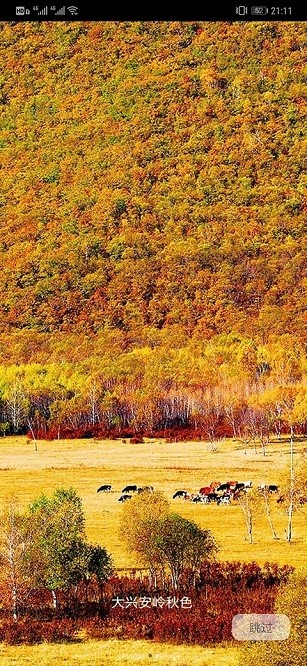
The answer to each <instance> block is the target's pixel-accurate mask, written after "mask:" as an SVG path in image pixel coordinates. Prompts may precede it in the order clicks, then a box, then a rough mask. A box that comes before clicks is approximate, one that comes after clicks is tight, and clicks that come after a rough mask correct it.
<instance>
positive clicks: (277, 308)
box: [0, 22, 307, 438]
mask: <svg viewBox="0 0 307 666" xmlns="http://www.w3.org/2000/svg"><path fill="white" fill-rule="evenodd" d="M0 29H1V42H0V108H1V142H0V146H1V167H0V168H1V182H2V188H1V199H0V206H1V213H0V215H1V221H0V224H1V235H0V262H1V273H0V364H1V366H0V395H1V405H0V407H1V414H2V415H0V421H1V428H2V431H3V434H4V433H5V432H22V431H25V430H30V431H31V432H32V436H33V434H35V433H36V434H37V433H40V434H42V433H43V434H44V436H45V435H47V434H48V433H50V436H55V433H57V434H58V436H59V435H60V434H61V433H65V434H66V435H67V433H68V431H70V433H79V434H80V433H81V434H82V433H83V434H84V433H87V434H88V435H90V434H91V433H92V434H93V433H94V431H95V427H96V430H97V428H98V430H99V429H100V430H99V432H110V433H113V434H114V433H117V434H120V433H124V434H125V432H127V434H129V433H131V432H133V433H136V432H145V431H146V432H148V433H153V432H160V431H161V430H162V431H163V430H164V431H165V430H166V429H172V428H174V427H178V428H179V429H180V428H188V429H194V430H195V431H196V430H197V431H198V434H199V436H204V437H209V438H214V437H216V436H218V435H219V434H223V433H224V434H229V435H235V436H237V435H238V432H239V430H240V429H241V430H242V428H243V426H244V428H245V429H246V428H247V429H249V432H254V433H255V432H256V430H255V429H258V433H259V432H260V431H261V432H271V431H272V430H274V429H275V430H276V431H280V430H282V428H283V427H286V428H289V427H292V426H295V427H299V428H300V429H301V431H304V428H305V427H306V426H305V423H306V418H307V405H306V389H305V386H306V385H305V376H306V323H307V320H306V261H305V262H304V258H305V257H304V255H305V242H304V241H305V229H306V183H307V176H306V155H307V150H306V148H307V141H306V131H305V123H306V90H307V86H306V81H305V79H304V72H303V68H304V62H305V52H304V47H305V43H306V30H305V26H304V25H303V23H295V22H291V23H265V22H262V23H242V22H234V23H231V22H230V23H227V22H224V23H201V22H194V23H193V22H190V23H179V22H178V23H177V22H171V23H166V22H150V23H146V22H126V23H123V22H122V23H121V22H118V23H108V22H105V23H103V22H102V23H99V22H98V23H82V24H81V23H65V22H64V23H44V22H41V23H19V24H17V23H16V24H9V23H2V24H0ZM255 423H256V425H255ZM259 424H260V425H259ZM263 424H264V425H263ZM259 428H260V431H259ZM98 430H97V432H98ZM241 430H240V432H241Z"/></svg>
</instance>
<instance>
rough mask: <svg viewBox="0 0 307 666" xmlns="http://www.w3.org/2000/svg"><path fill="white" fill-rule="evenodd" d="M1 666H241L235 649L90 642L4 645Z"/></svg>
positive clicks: (135, 642)
mask: <svg viewBox="0 0 307 666" xmlns="http://www.w3.org/2000/svg"><path fill="white" fill-rule="evenodd" d="M0 663H1V666H14V665H15V664H18V666H21V665H23V664H27V665H29V666H33V665H34V664H39V665H40V666H55V665H56V666H155V665H156V666H216V664H219V666H238V651H237V649H236V648H234V647H232V646H229V647H228V646H225V647H220V646H218V647H214V648H203V647H199V646H196V645H195V646H194V645H191V646H188V647H186V646H185V645H166V644H162V643H153V642H150V641H118V640H108V641H88V642H86V643H82V644H72V645H48V644H42V645H35V646H27V645H20V646H17V647H15V646H14V647H6V646H3V645H0Z"/></svg>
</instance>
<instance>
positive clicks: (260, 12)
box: [251, 7, 269, 16]
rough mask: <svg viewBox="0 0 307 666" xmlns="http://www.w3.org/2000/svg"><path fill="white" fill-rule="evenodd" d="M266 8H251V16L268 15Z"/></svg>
mask: <svg viewBox="0 0 307 666" xmlns="http://www.w3.org/2000/svg"><path fill="white" fill-rule="evenodd" d="M268 11H269V10H268V8H267V7H252V8H251V14H253V15H254V16H264V15H265V14H267V13H268Z"/></svg>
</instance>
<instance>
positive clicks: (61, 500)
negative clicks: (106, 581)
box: [24, 488, 88, 608]
mask: <svg viewBox="0 0 307 666" xmlns="http://www.w3.org/2000/svg"><path fill="white" fill-rule="evenodd" d="M26 531H27V539H26V540H27V544H28V546H27V549H26V551H25V554H24V557H25V562H26V564H27V568H28V571H29V575H30V576H31V578H32V580H33V584H34V586H36V587H41V586H42V585H43V586H45V587H46V588H47V589H49V590H50V591H51V594H52V598H53V604H54V607H55V608H56V607H57V597H56V592H57V590H60V589H63V588H68V587H69V586H70V585H76V584H77V583H78V582H79V580H80V579H81V578H82V577H83V576H85V574H86V570H87V566H88V557H87V554H86V538H85V520H84V514H83V509H82V503H81V499H80V498H79V497H78V496H77V494H76V491H75V490H74V489H73V488H69V489H68V490H65V489H64V488H61V489H58V490H56V491H55V492H54V494H53V496H52V497H51V498H48V497H46V496H45V495H42V496H41V497H39V498H38V499H37V500H36V501H35V502H33V503H32V504H31V505H30V508H29V514H28V519H27V526H26Z"/></svg>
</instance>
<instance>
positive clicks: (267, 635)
mask: <svg viewBox="0 0 307 666" xmlns="http://www.w3.org/2000/svg"><path fill="white" fill-rule="evenodd" d="M232 635H233V637H234V638H235V639H236V640H237V641H284V640H286V639H287V638H289V636H290V620H289V618H288V616H287V615H282V614H279V613H246V614H245V615H235V616H234V617H233V618H232Z"/></svg>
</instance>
